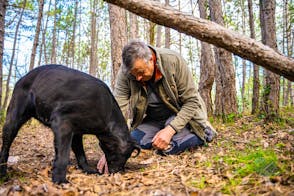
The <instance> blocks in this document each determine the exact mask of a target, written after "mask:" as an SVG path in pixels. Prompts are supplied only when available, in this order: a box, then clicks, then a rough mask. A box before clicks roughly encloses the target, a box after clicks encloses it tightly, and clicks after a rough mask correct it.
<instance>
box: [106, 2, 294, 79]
mask: <svg viewBox="0 0 294 196" xmlns="http://www.w3.org/2000/svg"><path fill="white" fill-rule="evenodd" d="M105 1H107V2H109V3H113V4H116V5H118V6H121V7H123V8H125V9H127V10H129V11H132V12H134V13H136V14H138V15H140V16H142V17H144V18H147V19H149V20H151V21H152V22H155V23H157V24H160V25H165V26H166V27H170V28H174V29H176V30H178V31H180V32H183V33H185V34H187V35H191V36H193V37H195V38H197V39H199V40H201V41H205V42H208V43H211V44H214V45H216V46H218V47H221V48H225V49H226V50H228V51H230V52H233V53H235V54H237V55H239V56H241V57H243V58H245V59H248V60H250V61H252V62H254V63H256V64H258V65H261V66H263V67H265V68H266V69H269V70H271V71H273V72H275V73H277V74H280V75H283V76H285V77H286V78H288V79H289V80H292V81H294V60H293V59H291V58H290V57H286V56H283V55H281V54H280V53H278V52H276V51H275V50H273V49H272V48H270V47H268V46H265V45H263V44H262V43H260V42H257V41H256V40H254V39H251V38H248V37H246V36H244V35H240V34H238V33H236V32H234V31H231V30H229V29H226V28H225V27H222V26H220V25H218V24H216V23H214V22H211V21H207V20H204V19H201V18H196V17H193V16H191V15H187V14H184V13H181V12H179V11H178V10H175V9H173V8H172V7H168V6H164V5H162V4H160V3H158V2H156V1H148V0H145V1H142V0H105Z"/></svg>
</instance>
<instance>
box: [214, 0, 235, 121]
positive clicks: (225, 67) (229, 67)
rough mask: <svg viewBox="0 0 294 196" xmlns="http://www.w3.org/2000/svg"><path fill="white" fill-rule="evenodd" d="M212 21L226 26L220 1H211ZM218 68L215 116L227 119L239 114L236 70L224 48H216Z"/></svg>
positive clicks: (230, 56) (230, 55)
mask: <svg viewBox="0 0 294 196" xmlns="http://www.w3.org/2000/svg"><path fill="white" fill-rule="evenodd" d="M209 8H210V15H211V19H212V20H213V21H215V22H217V23H218V24H220V25H222V26H223V25H224V19H223V13H222V7H221V1H220V0H209ZM214 51H215V62H216V65H217V68H216V98H215V114H216V115H217V116H222V117H224V118H225V117H226V116H227V115H229V114H236V113H237V98H236V86H235V82H236V80H235V70H234V66H233V59H232V54H231V53H230V52H228V51H227V50H225V49H222V48H217V47H215V48H214Z"/></svg>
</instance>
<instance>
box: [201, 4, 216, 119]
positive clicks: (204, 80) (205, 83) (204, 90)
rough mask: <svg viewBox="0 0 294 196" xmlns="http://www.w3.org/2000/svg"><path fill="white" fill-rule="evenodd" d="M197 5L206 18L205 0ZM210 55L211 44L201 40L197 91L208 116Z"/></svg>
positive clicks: (212, 72)
mask: <svg viewBox="0 0 294 196" xmlns="http://www.w3.org/2000/svg"><path fill="white" fill-rule="evenodd" d="M198 5H199V11H200V17H201V18H204V19H206V18H207V14H206V7H207V6H206V5H207V0H199V1H198ZM212 57H213V53H212V49H211V45H210V44H208V43H206V42H201V58H200V80H199V93H200V95H201V97H202V98H203V100H204V102H205V104H206V107H207V113H208V115H209V116H212V115H213V107H212V99H211V90H212V85H213V82H214V77H215V62H214V59H213V58H212Z"/></svg>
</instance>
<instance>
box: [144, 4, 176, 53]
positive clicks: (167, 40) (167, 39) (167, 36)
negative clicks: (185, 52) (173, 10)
mask: <svg viewBox="0 0 294 196" xmlns="http://www.w3.org/2000/svg"><path fill="white" fill-rule="evenodd" d="M165 6H169V0H165ZM141 16H142V15H141ZM164 31H165V42H164V47H165V48H170V39H171V38H170V37H171V35H170V28H168V27H165V28H164Z"/></svg>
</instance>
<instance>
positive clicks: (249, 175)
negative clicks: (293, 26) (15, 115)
mask: <svg viewBox="0 0 294 196" xmlns="http://www.w3.org/2000/svg"><path fill="white" fill-rule="evenodd" d="M282 115H283V116H282V119H281V120H280V121H279V122H275V123H271V124H265V123H264V121H263V120H262V119H258V118H256V117H254V116H250V115H247V116H242V117H239V118H238V119H236V120H234V121H233V120H232V121H233V122H230V123H226V124H222V123H220V122H217V121H214V122H212V124H213V125H214V126H215V127H216V129H217V130H218V133H219V135H218V137H217V139H216V140H214V141H213V142H212V143H210V144H208V146H205V147H201V148H198V149H194V150H190V151H186V152H183V153H182V154H180V155H173V156H160V155H157V154H156V153H155V152H154V151H152V150H142V152H141V154H140V155H139V156H138V157H136V158H130V159H129V160H128V162H127V164H126V171H125V172H124V173H117V174H112V175H100V176H99V175H94V174H84V173H82V172H81V170H79V169H77V167H76V161H75V159H74V155H73V154H72V153H71V164H70V165H69V167H68V172H67V179H68V181H69V183H68V184H62V185H55V184H53V183H52V182H51V166H52V161H53V156H54V151H53V150H54V149H53V134H52V132H51V131H50V129H48V128H46V127H44V126H42V125H40V124H39V123H38V122H36V121H31V122H30V123H28V124H26V125H25V126H23V128H22V129H21V131H20V132H19V134H18V136H17V138H16V139H15V141H14V143H13V145H12V147H11V150H10V158H9V163H8V175H9V180H8V181H6V182H3V181H1V182H0V195H66V196H69V195H70V196H72V195H154V196H155V195H156V196H159V195H289V196H290V195H291V196H293V195H294V161H293V160H294V109H293V108H291V109H287V110H285V111H283V112H282ZM0 133H1V132H0ZM1 134H2V133H1ZM0 144H1V142H0ZM84 145H85V151H86V154H87V157H88V160H89V163H90V164H91V165H92V166H93V167H95V166H96V163H97V162H98V160H99V158H100V156H101V150H100V149H99V147H98V140H97V139H96V138H95V137H93V136H90V135H87V136H85V137H84Z"/></svg>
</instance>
